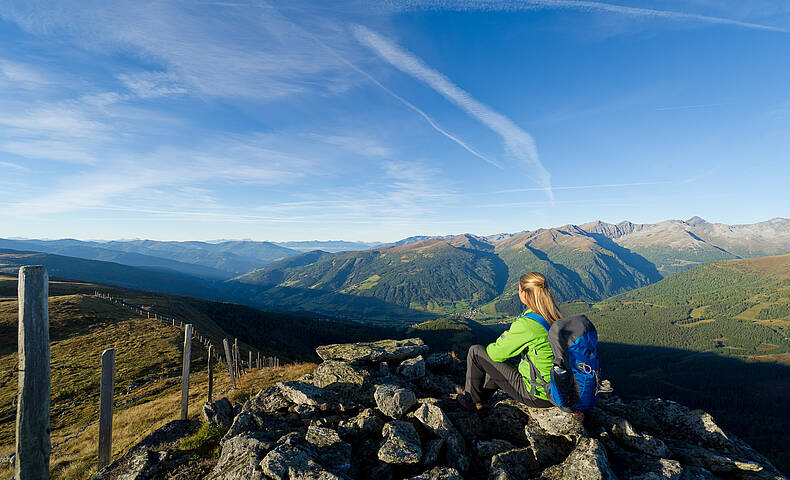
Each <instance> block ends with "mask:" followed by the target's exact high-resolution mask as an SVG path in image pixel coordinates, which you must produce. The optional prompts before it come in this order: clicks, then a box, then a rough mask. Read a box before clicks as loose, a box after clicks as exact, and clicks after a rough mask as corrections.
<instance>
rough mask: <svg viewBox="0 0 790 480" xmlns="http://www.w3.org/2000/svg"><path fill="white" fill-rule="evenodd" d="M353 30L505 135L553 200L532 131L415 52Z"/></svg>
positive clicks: (398, 65) (403, 68)
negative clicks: (459, 85)
mask: <svg viewBox="0 0 790 480" xmlns="http://www.w3.org/2000/svg"><path fill="white" fill-rule="evenodd" d="M353 31H354V35H355V36H356V37H357V39H358V40H359V41H360V42H361V43H362V44H364V45H366V46H367V47H368V48H370V49H371V50H373V51H374V52H376V53H377V54H378V55H380V56H381V57H382V58H383V59H384V60H386V61H387V62H389V63H390V64H391V65H392V66H394V67H395V68H397V69H398V70H401V71H402V72H404V73H406V74H408V75H411V76H412V77H414V78H416V79H417V80H420V81H422V82H423V83H425V84H427V85H428V86H430V87H431V88H433V89H434V90H435V91H436V92H438V93H439V94H441V95H442V96H444V97H445V98H446V99H448V100H450V101H451V102H453V103H454V104H456V105H457V106H458V107H460V108H461V109H463V110H465V111H466V112H467V113H468V114H469V115H471V116H473V117H475V118H476V119H478V120H479V121H480V122H481V123H483V124H484V125H486V126H487V127H488V128H490V129H491V130H492V131H494V132H495V133H497V134H498V135H499V136H500V137H502V140H503V141H504V143H505V147H506V149H507V151H508V152H509V153H510V155H512V156H513V157H515V158H517V159H518V160H520V161H521V162H522V163H523V164H524V165H525V166H526V167H527V168H528V169H529V172H530V173H531V174H532V175H533V176H534V177H535V178H536V179H537V180H538V183H540V184H541V185H542V186H543V188H544V189H545V191H546V193H547V195H548V197H549V199H550V200H552V201H553V200H554V193H553V192H552V190H551V175H550V174H549V172H548V171H547V170H546V169H545V168H544V167H543V164H542V163H541V162H540V159H539V158H538V151H537V148H536V147H535V140H534V139H533V138H532V136H531V135H530V134H529V133H527V132H525V131H524V130H522V129H521V128H520V127H518V126H517V125H516V124H515V123H513V122H512V121H511V120H510V119H509V118H507V117H505V116H504V115H502V114H500V113H497V112H495V111H493V110H492V109H491V108H489V107H488V106H486V105H484V104H482V103H481V102H479V101H477V100H476V99H474V98H473V97H472V96H471V95H470V94H469V93H468V92H466V91H464V90H463V89H461V88H459V87H458V86H457V85H455V84H454V83H452V82H451V81H450V79H448V78H447V77H445V76H444V75H443V74H441V73H439V72H438V71H436V70H434V69H432V68H431V67H429V66H428V65H426V64H425V63H424V62H423V61H422V60H420V59H419V58H417V57H416V56H415V55H413V54H412V53H410V52H408V51H406V50H404V49H402V48H400V47H399V46H398V45H396V44H394V43H392V42H390V41H389V40H387V39H385V38H384V37H382V36H380V35H378V34H377V33H375V32H373V31H371V30H369V29H368V28H366V27H363V26H361V25H356V26H354V27H353Z"/></svg>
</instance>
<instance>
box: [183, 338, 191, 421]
mask: <svg viewBox="0 0 790 480" xmlns="http://www.w3.org/2000/svg"><path fill="white" fill-rule="evenodd" d="M191 356H192V324H191V323H187V325H186V328H185V329H184V366H183V368H182V370H181V420H186V419H187V417H188V413H189V362H190V360H191Z"/></svg>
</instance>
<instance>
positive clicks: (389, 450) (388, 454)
mask: <svg viewBox="0 0 790 480" xmlns="http://www.w3.org/2000/svg"><path fill="white" fill-rule="evenodd" d="M383 435H384V442H383V443H382V445H381V448H379V451H378V458H379V460H381V461H382V462H385V463H389V464H393V465H405V464H413V463H419V462H420V459H421V458H422V448H421V446H420V437H419V436H418V435H417V430H415V429H414V426H413V425H412V424H411V423H409V422H404V421H403V420H395V421H392V422H389V423H387V424H386V425H384V430H383Z"/></svg>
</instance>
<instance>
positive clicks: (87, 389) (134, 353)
mask: <svg viewBox="0 0 790 480" xmlns="http://www.w3.org/2000/svg"><path fill="white" fill-rule="evenodd" d="M11 287H13V288H14V289H15V288H16V279H15V278H13V277H0V371H4V372H6V371H12V370H14V366H15V364H16V328H17V327H16V319H17V308H18V307H17V302H16V299H15V298H13V297H12V296H11V295H10V293H12V292H11V291H10V290H11ZM94 288H95V286H94V285H91V284H84V283H71V282H52V284H51V294H52V296H51V298H50V306H49V308H50V338H51V341H52V343H51V347H50V348H51V350H50V351H51V357H52V361H51V365H52V370H51V375H52V386H51V388H52V405H51V412H52V415H51V426H52V430H53V431H52V437H51V438H52V444H53V446H54V445H56V444H58V443H59V442H61V441H62V440H64V439H66V438H68V437H70V436H73V435H75V434H78V435H77V437H76V438H75V439H74V440H70V441H69V442H67V443H64V444H63V445H61V446H58V447H55V448H54V449H53V452H52V453H53V455H52V468H53V478H75V479H76V478H85V476H87V475H88V474H89V472H90V471H91V469H92V468H94V464H95V455H96V451H95V450H96V441H97V440H96V439H97V435H98V432H97V425H96V424H95V423H91V422H93V421H94V420H95V419H96V417H97V411H98V382H99V364H100V356H101V352H102V351H103V349H105V348H109V347H114V348H115V349H116V354H115V358H116V360H115V361H116V373H115V404H116V409H115V415H114V421H113V422H114V423H113V455H114V458H115V457H117V456H119V455H120V454H122V453H123V451H124V450H125V449H126V448H128V447H129V446H130V445H132V444H134V443H136V442H137V441H139V440H141V439H142V438H143V437H144V436H145V435H147V434H148V433H150V432H152V431H153V430H154V429H156V428H158V427H159V426H161V425H163V424H164V423H166V422H168V421H170V420H173V419H176V418H177V417H178V414H179V401H180V369H181V366H180V358H181V350H182V344H183V331H182V330H181V329H180V328H177V327H172V326H168V325H164V324H162V323H161V322H158V321H155V320H148V319H144V318H141V317H139V316H136V315H134V314H132V313H131V312H128V311H126V310H124V309H122V308H120V307H117V306H116V305H112V304H109V303H106V302H104V301H101V300H99V299H96V298H92V297H90V296H87V295H83V294H80V293H74V292H75V291H77V292H79V291H93V289H94ZM126 293H127V294H129V293H131V292H126ZM128 297H133V295H128ZM151 299H152V298H149V302H148V303H151V302H150V300H151ZM153 299H156V298H155V297H154V298H153ZM158 300H159V301H160V302H161V303H162V304H167V303H171V304H172V301H171V300H170V299H168V298H167V297H159V298H158ZM162 306H164V305H162ZM171 306H172V305H171ZM158 311H160V310H158ZM192 351H193V363H192V367H191V369H192V376H191V386H190V413H191V416H192V417H196V416H198V415H199V412H200V407H201V406H202V403H203V402H204V401H205V395H206V388H207V383H206V382H207V378H206V352H205V350H204V349H203V347H202V345H200V344H198V343H193V347H192ZM314 366H315V365H313V364H304V363H296V364H291V365H287V366H284V367H280V368H273V369H272V368H269V369H263V370H261V371H255V372H252V373H250V374H248V375H247V376H245V377H243V378H242V379H241V381H240V382H239V385H238V386H239V389H238V390H236V391H234V392H232V393H231V396H232V397H234V398H235V399H237V400H243V399H244V397H245V396H248V395H249V394H251V393H252V392H254V391H256V390H257V389H260V388H262V387H263V386H265V385H267V384H272V383H273V382H275V381H279V380H281V379H291V378H296V377H298V376H300V375H302V374H304V373H306V372H307V371H309V370H311V369H312V368H314ZM217 372H218V373H217V374H216V376H215V385H216V386H215V389H216V391H223V390H227V389H228V388H229V386H230V385H229V379H228V378H227V375H223V370H222V367H221V366H218V367H217ZM143 381H144V382H143ZM142 383H145V384H144V385H141V384H142ZM16 386H17V380H16V375H14V378H13V379H12V380H11V381H10V382H8V383H7V384H6V385H5V386H3V387H2V388H0V456H1V455H5V454H7V453H10V452H13V450H14V419H15V415H16V407H15V397H16ZM86 425H88V427H87V428H86V429H85V430H84V431H82V432H80V430H81V429H82V428H83V427H84V426H86ZM10 473H11V472H10V471H2V470H0V475H3V476H4V477H5V475H7V474H8V475H10Z"/></svg>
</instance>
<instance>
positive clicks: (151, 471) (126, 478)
mask: <svg viewBox="0 0 790 480" xmlns="http://www.w3.org/2000/svg"><path fill="white" fill-rule="evenodd" d="M166 458H167V452H155V451H153V450H148V449H143V450H139V451H138V452H136V453H135V454H134V455H132V457H131V458H130V459H129V462H128V463H127V464H126V465H125V466H124V472H123V473H121V474H120V475H118V477H117V478H118V480H149V479H153V478H155V477H156V475H157V474H158V473H159V470H160V467H161V466H162V462H164V461H165V459H166Z"/></svg>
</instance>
